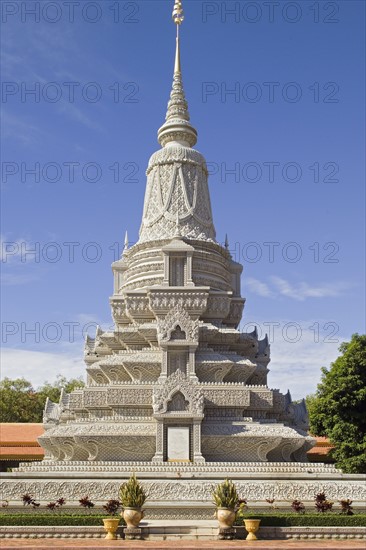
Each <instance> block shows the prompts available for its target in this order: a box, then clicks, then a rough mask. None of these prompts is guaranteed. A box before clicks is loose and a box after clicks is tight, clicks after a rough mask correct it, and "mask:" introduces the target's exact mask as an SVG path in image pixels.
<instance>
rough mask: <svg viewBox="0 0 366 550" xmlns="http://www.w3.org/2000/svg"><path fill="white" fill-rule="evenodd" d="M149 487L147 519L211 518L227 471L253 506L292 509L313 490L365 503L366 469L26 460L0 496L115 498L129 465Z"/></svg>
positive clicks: (0, 486) (72, 500)
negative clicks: (214, 498)
mask: <svg viewBox="0 0 366 550" xmlns="http://www.w3.org/2000/svg"><path fill="white" fill-rule="evenodd" d="M133 472H134V473H135V474H136V476H137V477H138V478H139V479H140V480H141V482H142V483H143V485H144V487H145V489H146V490H147V493H148V495H149V496H148V501H147V502H146V505H145V506H144V508H145V510H146V518H147V519H162V520H163V519H171V520H173V519H175V520H180V519H182V520H184V519H193V518H194V519H197V520H208V519H212V515H213V511H214V509H213V504H212V490H213V488H214V486H215V485H216V484H217V483H219V482H220V481H222V480H224V479H225V478H226V477H229V478H230V479H232V480H233V481H235V485H236V487H237V490H238V493H239V495H240V496H241V497H242V498H245V499H246V500H247V501H248V504H249V506H250V508H262V509H263V508H266V507H267V508H268V505H267V503H266V499H275V501H276V506H277V507H278V508H280V509H281V508H283V509H286V508H287V509H289V508H290V506H291V503H292V501H293V500H295V499H298V500H301V501H302V502H303V503H304V505H305V506H309V507H310V508H313V507H314V495H316V494H317V493H320V492H323V491H324V492H325V494H326V496H327V498H328V499H330V500H333V501H334V502H335V503H337V501H339V500H341V499H347V498H349V499H351V500H352V501H353V505H354V507H355V508H364V507H365V501H366V475H361V474H359V475H353V474H352V475H351V474H343V473H342V472H341V471H339V470H337V469H336V468H335V467H334V466H332V465H325V464H316V463H296V462H292V463H280V462H272V463H263V462H259V463H218V462H216V463H206V464H187V463H178V462H176V463H166V462H162V463H154V464H152V463H144V462H141V463H139V462H120V463H116V462H110V463H108V462H106V463H93V462H62V463H60V462H57V461H43V462H41V463H39V464H33V465H29V464H28V465H26V464H23V465H21V466H20V468H19V469H18V470H16V471H14V472H11V473H5V474H3V475H2V479H1V483H0V498H1V500H3V501H4V500H7V501H8V502H9V505H11V506H14V505H20V504H21V502H22V496H23V495H24V494H25V493H29V494H31V495H32V497H33V498H34V499H35V500H37V501H38V502H40V503H41V504H47V503H48V502H50V501H55V500H56V499H58V498H64V499H65V500H66V502H67V504H68V506H78V505H79V499H81V498H83V497H84V496H86V495H87V496H88V497H89V498H90V499H91V500H92V501H93V502H95V504H97V505H101V504H104V503H105V502H106V501H107V500H109V499H117V498H118V492H119V487H120V485H121V483H122V482H123V481H126V480H127V479H128V478H129V477H130V475H131V473H133Z"/></svg>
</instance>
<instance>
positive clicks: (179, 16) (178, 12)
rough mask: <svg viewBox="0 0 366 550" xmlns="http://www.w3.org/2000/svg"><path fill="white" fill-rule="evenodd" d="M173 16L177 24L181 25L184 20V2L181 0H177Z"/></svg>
mask: <svg viewBox="0 0 366 550" xmlns="http://www.w3.org/2000/svg"><path fill="white" fill-rule="evenodd" d="M172 17H173V21H174V23H175V24H176V25H181V24H182V23H183V21H184V12H183V8H182V2H180V1H179V0H175V4H174V9H173V15H172Z"/></svg>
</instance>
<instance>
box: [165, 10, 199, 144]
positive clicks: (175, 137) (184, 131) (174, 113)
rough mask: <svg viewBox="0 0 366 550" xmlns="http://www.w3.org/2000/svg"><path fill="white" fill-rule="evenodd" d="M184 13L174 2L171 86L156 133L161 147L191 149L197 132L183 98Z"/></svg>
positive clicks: (195, 140)
mask: <svg viewBox="0 0 366 550" xmlns="http://www.w3.org/2000/svg"><path fill="white" fill-rule="evenodd" d="M183 20H184V13H183V8H182V2H181V1H180V0H175V4H174V9H173V21H174V23H175V24H176V26H177V39H176V42H177V44H176V51H175V63H174V76H173V86H172V91H171V94H170V100H169V103H168V111H167V114H166V118H165V120H166V122H165V123H164V124H163V126H162V127H161V128H160V129H159V131H158V141H159V143H160V145H161V146H162V147H165V146H166V145H169V144H171V145H177V144H180V145H184V146H187V147H193V146H194V145H195V144H196V142H197V131H196V129H195V128H193V126H192V125H191V124H190V122H189V120H190V117H189V112H188V103H187V101H186V98H185V94H184V89H183V81H182V69H181V62H180V36H179V28H180V25H181V24H182V23H183Z"/></svg>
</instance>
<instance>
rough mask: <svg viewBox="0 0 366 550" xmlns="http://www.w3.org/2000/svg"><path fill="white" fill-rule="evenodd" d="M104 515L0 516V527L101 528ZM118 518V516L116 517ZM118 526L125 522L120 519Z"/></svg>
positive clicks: (35, 514) (50, 514)
mask: <svg viewBox="0 0 366 550" xmlns="http://www.w3.org/2000/svg"><path fill="white" fill-rule="evenodd" d="M106 517H107V516H106V515H95V514H94V515H93V514H90V515H87V514H85V515H84V514H83V515H75V514H59V513H55V514H52V513H48V514H38V513H37V512H35V513H34V514H9V513H6V514H0V525H14V526H28V525H40V526H43V525H51V526H52V525H56V526H57V525H69V526H73V527H75V526H76V527H77V526H89V527H103V519H104V518H106ZM116 517H120V516H116ZM120 519H121V521H120V525H122V526H123V525H125V522H124V520H123V519H122V518H120Z"/></svg>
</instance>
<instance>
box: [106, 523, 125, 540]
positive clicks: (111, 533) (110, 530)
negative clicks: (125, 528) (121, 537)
mask: <svg viewBox="0 0 366 550" xmlns="http://www.w3.org/2000/svg"><path fill="white" fill-rule="evenodd" d="M120 521H121V520H120V518H105V519H103V523H104V529H105V530H106V531H107V534H106V537H105V538H106V539H108V540H116V538H117V535H116V532H117V529H118V525H119V522H120Z"/></svg>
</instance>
